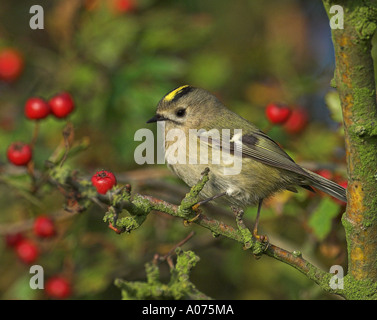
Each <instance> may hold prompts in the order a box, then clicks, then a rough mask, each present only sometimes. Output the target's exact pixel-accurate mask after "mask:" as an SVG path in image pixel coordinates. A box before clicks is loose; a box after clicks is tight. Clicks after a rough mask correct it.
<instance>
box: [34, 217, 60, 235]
mask: <svg viewBox="0 0 377 320" xmlns="http://www.w3.org/2000/svg"><path fill="white" fill-rule="evenodd" d="M33 228H34V233H35V235H36V236H38V237H40V238H50V237H52V236H54V235H55V233H56V230H55V224H54V222H53V221H52V219H50V218H49V217H47V216H40V217H37V218H36V219H35V220H34V225H33Z"/></svg>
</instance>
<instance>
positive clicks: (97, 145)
mask: <svg viewBox="0 0 377 320" xmlns="http://www.w3.org/2000/svg"><path fill="white" fill-rule="evenodd" d="M119 2H122V1H117V0H92V1H89V0H87V1H79V0H75V1H63V0H61V1H58V0H54V1H51V0H50V1H42V0H41V1H39V2H38V4H40V5H41V6H42V7H43V8H44V18H45V19H44V29H43V30H32V29H31V28H30V27H29V20H30V18H31V17H32V14H30V13H29V9H30V6H31V3H30V1H26V0H23V1H21V0H18V1H16V2H15V1H12V0H2V1H1V3H0V50H1V49H2V48H9V47H12V48H15V49H17V50H19V52H20V53H21V54H22V56H23V60H24V69H23V72H22V74H21V75H20V76H19V77H18V79H16V80H15V81H12V82H5V81H2V82H1V81H0V165H1V166H0V175H1V176H0V205H1V208H2V210H1V211H2V212H1V214H0V230H2V236H5V234H6V233H10V232H12V230H13V229H12V226H13V225H19V224H22V223H23V221H30V219H33V218H34V217H36V216H38V215H40V214H42V213H43V214H49V215H56V214H59V213H61V211H62V207H63V204H64V197H63V196H62V195H61V194H60V193H59V192H58V191H56V190H54V189H46V190H45V192H41V193H40V194H38V195H37V196H33V197H31V196H30V195H28V192H27V191H25V190H27V185H28V183H29V181H28V177H27V176H26V175H25V174H24V172H22V170H21V171H19V170H15V168H13V167H12V165H10V164H8V163H7V159H6V149H7V147H8V145H9V144H10V143H11V142H12V141H15V140H21V141H25V142H27V141H29V140H30V137H31V134H32V132H33V127H34V123H33V122H31V121H30V120H28V119H26V118H25V116H24V104H25V101H26V100H27V99H28V98H29V97H31V96H41V97H44V98H46V99H48V98H49V97H51V96H53V95H54V94H56V93H58V92H61V91H68V92H70V93H71V94H72V96H73V97H74V100H75V103H76V110H75V112H74V113H73V114H72V116H70V119H69V120H70V121H72V123H73V124H74V127H75V137H76V139H82V138H84V137H88V138H89V139H90V147H89V148H88V149H87V150H85V151H84V152H82V153H81V154H80V155H77V156H76V157H75V158H72V159H70V160H69V165H70V166H71V167H72V168H75V169H78V170H79V172H80V174H81V175H83V176H86V177H90V176H91V175H92V174H93V173H94V172H95V170H98V169H108V170H111V171H112V172H114V173H115V174H116V176H117V177H118V180H119V182H120V183H131V184H132V186H133V189H134V190H135V191H138V192H141V193H145V194H152V195H155V196H158V197H160V198H162V199H164V200H168V201H171V202H173V203H179V202H180V199H181V198H182V196H183V195H184V193H185V192H187V190H188V189H187V187H186V186H185V185H183V184H182V183H181V182H180V181H178V180H177V179H175V178H174V177H173V176H171V175H170V173H169V172H168V171H167V170H166V169H165V167H164V166H158V165H150V166H139V165H137V164H136V163H135V161H134V156H133V154H134V150H135V147H136V146H137V145H138V144H139V143H140V142H135V141H134V138H133V137H134V134H135V131H136V130H138V129H140V128H144V127H147V125H146V124H145V121H146V120H148V119H149V118H150V117H152V116H153V114H154V112H155V108H156V105H157V103H158V101H159V100H160V99H161V98H162V97H163V95H164V94H166V93H167V92H168V91H170V90H172V89H173V88H175V87H177V86H180V85H183V84H192V85H194V86H200V87H203V88H206V89H207V90H209V91H211V92H213V93H215V94H216V95H217V96H218V97H219V98H220V99H221V100H222V101H223V102H224V103H225V104H226V105H227V106H228V107H229V108H230V109H231V110H233V111H235V112H237V113H239V114H241V115H242V116H243V117H245V118H246V119H248V120H250V121H252V122H253V123H255V124H256V125H257V126H259V127H260V128H261V129H262V130H265V131H266V132H268V134H269V135H270V136H271V137H272V138H273V139H275V140H276V141H278V142H279V143H280V144H281V145H282V146H283V147H284V148H285V149H286V150H287V151H288V152H289V154H290V155H292V157H293V158H294V159H295V160H296V161H297V162H299V163H301V164H303V165H306V166H307V167H308V168H309V169H312V170H319V169H329V170H330V171H331V174H332V178H333V179H334V180H337V181H341V180H343V179H345V160H344V147H343V137H342V130H341V126H340V121H339V120H340V118H339V102H338V99H337V96H336V94H334V92H333V91H332V90H331V88H330V81H331V79H332V74H333V69H334V56H333V49H332V43H331V34H330V28H329V23H328V18H327V16H326V13H325V11H324V9H323V7H322V3H321V2H320V1H309V0H306V1H304V0H302V1H298V0H284V1H281V0H280V1H278V0H272V1H268V2H265V1H255V0H254V1H253V0H236V1H232V2H230V1H226V0H206V1H200V0H190V1H184V0H175V1H173V0H170V1H169V0H160V1H158V0H133V2H132V4H131V7H130V8H129V7H127V8H126V9H124V8H123V9H122V7H121V4H122V3H120V4H119ZM123 4H124V2H123ZM270 102H279V103H285V104H287V105H289V106H290V107H291V108H292V109H301V108H303V109H304V110H305V111H306V113H307V115H308V119H309V122H308V124H307V125H306V126H305V127H304V128H303V129H302V130H300V131H299V132H297V133H295V134H290V133H289V130H286V129H285V128H284V127H283V126H271V125H269V123H268V120H267V119H266V116H265V106H266V105H267V104H268V103H270ZM328 107H331V108H330V110H331V111H330V110H329V108H328ZM64 125H65V121H64V120H57V119H55V118H53V117H48V118H47V119H45V120H44V121H43V122H42V123H41V127H40V135H39V136H38V140H37V143H36V146H35V152H34V160H35V167H36V169H41V170H42V169H43V167H44V161H45V160H46V159H47V158H48V157H49V156H50V155H51V153H52V152H53V150H54V149H55V148H56V147H57V145H58V144H59V143H60V142H61V137H62V129H63V128H64ZM147 128H150V129H151V130H155V126H154V125H149V126H148V127H147ZM224 209H225V208H224ZM224 209H223V210H221V213H218V212H217V210H215V209H213V208H209V213H208V214H209V215H212V216H214V217H217V218H218V219H221V220H224V221H225V222H227V223H229V224H234V219H233V217H232V215H231V214H227V213H226V212H224V211H225V210H224ZM255 210H256V208H250V209H249V210H248V212H247V215H246V221H247V223H248V224H249V225H250V226H251V225H252V223H253V219H254V216H255ZM343 211H344V207H343V206H341V205H340V204H339V203H337V202H335V201H333V200H332V199H330V198H329V197H326V196H323V195H322V194H320V193H319V194H315V195H313V196H311V195H309V194H308V193H307V192H306V190H303V191H300V193H299V194H297V195H294V194H291V193H282V194H279V195H277V196H276V197H274V198H273V199H271V200H270V201H268V202H267V203H266V205H265V207H264V208H263V211H262V218H261V230H262V232H263V233H266V234H268V236H269V237H270V239H271V242H272V243H274V244H276V245H280V246H282V247H283V248H285V249H289V250H300V251H302V252H303V253H304V257H307V258H308V259H309V260H310V261H312V262H313V263H314V264H316V265H318V266H321V267H322V268H323V269H325V270H327V271H328V270H329V269H330V267H331V266H332V265H334V264H340V265H342V266H343V267H345V266H346V251H345V242H344V232H343V229H342V226H341V222H340V217H341V214H342V212H343ZM103 213H104V212H103V210H101V208H98V207H95V206H93V207H92V208H91V209H90V210H88V211H86V212H83V213H81V214H79V215H75V216H73V217H70V218H65V219H62V220H61V221H59V223H58V224H57V232H58V234H57V236H56V237H55V238H54V239H45V240H39V239H34V238H35V236H34V235H33V233H32V231H31V230H29V229H30V228H29V229H28V228H26V231H25V236H27V237H30V238H32V239H34V241H36V242H37V243H38V246H39V247H40V250H41V254H40V256H39V258H38V260H37V261H36V262H35V263H36V264H40V265H41V266H43V267H44V270H45V275H46V277H48V276H52V275H56V274H63V275H64V276H65V277H67V278H68V279H69V280H70V281H71V283H72V287H73V290H72V291H73V293H72V295H71V296H70V298H72V299H120V297H121V295H120V290H119V289H118V288H116V287H115V286H114V285H113V280H114V279H115V278H117V277H120V278H123V279H125V280H127V281H143V280H145V272H144V264H145V263H146V262H148V261H151V260H152V259H153V256H154V254H155V253H159V254H165V253H167V252H168V251H169V250H170V249H171V248H172V247H173V246H174V245H175V244H176V243H178V242H179V241H180V240H182V239H183V238H185V236H187V235H188V234H189V232H190V231H191V230H192V229H193V230H195V232H196V235H195V236H194V237H193V238H192V239H191V240H190V241H189V242H188V243H187V244H185V246H184V249H192V250H194V251H195V252H196V254H197V255H199V256H200V258H201V261H200V262H199V264H198V265H197V267H196V268H195V269H194V270H193V273H192V275H191V279H192V282H193V283H194V284H196V285H197V288H198V289H199V290H201V291H202V292H204V293H206V294H207V295H209V296H211V297H213V298H216V299H334V298H336V297H334V296H330V295H327V294H325V293H324V292H322V291H321V289H320V288H319V287H317V286H316V285H315V284H314V283H313V282H311V281H309V280H307V279H306V278H305V276H303V275H302V274H300V273H299V272H298V271H296V270H295V269H293V268H291V267H289V266H287V265H285V264H283V263H280V262H278V261H276V260H274V259H271V258H268V257H262V259H260V260H255V259H254V258H253V256H252V255H251V254H250V253H249V252H246V251H243V250H242V246H241V245H240V244H238V243H234V242H232V241H231V240H227V239H221V238H213V237H212V235H211V234H210V233H209V232H208V231H207V230H202V229H200V228H199V227H198V226H196V225H192V226H189V227H184V226H183V224H182V221H180V220H178V219H173V218H171V217H169V216H167V215H164V214H158V213H156V214H153V215H150V216H149V217H148V219H147V221H146V222H145V223H144V225H143V226H142V227H141V228H140V229H138V230H136V231H135V232H132V233H131V234H122V235H120V236H119V235H117V234H115V233H114V232H112V231H111V230H110V229H108V228H107V225H106V224H104V223H103V221H102V217H103ZM1 226H2V229H1ZM8 226H9V230H8V229H6V228H8ZM161 268H162V272H163V276H164V277H165V279H166V280H167V279H169V273H168V267H167V265H164V264H163V265H162V266H161ZM345 271H346V270H345ZM29 279H30V274H29V266H27V265H25V264H23V263H22V262H21V261H19V260H18V259H17V256H16V255H15V253H14V251H13V250H11V249H9V248H8V247H7V246H6V243H5V242H4V241H2V243H1V244H0V298H2V299H48V297H47V296H46V294H45V292H44V291H43V290H31V289H30V287H29Z"/></svg>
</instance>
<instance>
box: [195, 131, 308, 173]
mask: <svg viewBox="0 0 377 320" xmlns="http://www.w3.org/2000/svg"><path fill="white" fill-rule="evenodd" d="M209 133H210V132H209ZM199 137H206V138H207V139H205V140H208V145H209V146H211V147H214V146H215V145H216V146H217V147H220V148H221V149H224V146H225V147H227V145H228V146H229V147H228V148H229V150H230V152H232V153H236V152H238V153H239V154H242V157H244V158H251V159H254V160H257V161H260V162H261V163H263V164H267V165H269V166H272V167H276V168H280V169H284V170H287V171H291V172H295V173H297V174H299V175H302V176H304V177H307V178H310V175H309V173H307V172H306V171H305V170H304V169H302V168H301V167H300V166H299V165H298V164H296V163H295V162H294V161H293V159H292V158H291V157H290V156H289V155H288V154H287V153H286V152H285V151H284V150H283V149H281V148H280V147H279V145H278V144H277V143H276V142H275V141H274V140H272V139H271V138H270V137H269V136H267V135H266V134H265V133H263V132H262V131H260V130H256V131H254V132H253V133H252V134H242V133H240V134H237V133H236V134H230V136H229V137H225V136H224V135H223V134H221V133H220V135H218V137H219V138H217V137H216V138H211V137H210V134H208V132H204V134H200V135H199ZM201 141H203V140H202V139H201Z"/></svg>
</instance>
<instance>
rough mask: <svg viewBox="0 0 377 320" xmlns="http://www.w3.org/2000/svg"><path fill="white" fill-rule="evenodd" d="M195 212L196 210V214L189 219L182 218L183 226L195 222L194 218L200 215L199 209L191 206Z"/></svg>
mask: <svg viewBox="0 0 377 320" xmlns="http://www.w3.org/2000/svg"><path fill="white" fill-rule="evenodd" d="M192 209H193V210H194V211H195V212H198V211H199V212H198V214H197V215H196V216H195V217H193V218H191V219H185V220H183V224H184V226H185V227H187V226H189V225H190V224H192V223H193V222H195V221H196V220H198V218H199V216H200V210H199V209H194V207H193V208H192Z"/></svg>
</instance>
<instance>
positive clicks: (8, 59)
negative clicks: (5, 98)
mask: <svg viewBox="0 0 377 320" xmlns="http://www.w3.org/2000/svg"><path fill="white" fill-rule="evenodd" d="M23 68H24V59H23V58H22V55H21V54H20V52H19V51H17V50H16V49H13V48H5V49H3V50H1V51H0V80H4V81H10V82H11V81H14V80H16V79H17V78H18V77H19V76H20V74H21V72H22V70H23Z"/></svg>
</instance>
